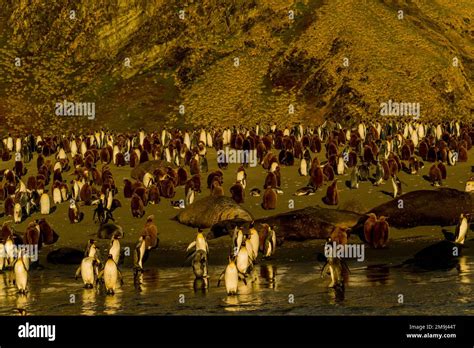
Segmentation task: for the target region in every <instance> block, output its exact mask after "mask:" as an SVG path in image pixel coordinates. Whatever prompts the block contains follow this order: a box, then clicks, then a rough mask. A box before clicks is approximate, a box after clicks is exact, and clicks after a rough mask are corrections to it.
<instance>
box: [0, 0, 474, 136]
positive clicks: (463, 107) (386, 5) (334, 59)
mask: <svg viewBox="0 0 474 348" xmlns="http://www.w3.org/2000/svg"><path fill="white" fill-rule="evenodd" d="M182 10H184V12H180V11H182ZM71 11H73V12H71ZM290 11H292V12H290ZM400 11H402V12H400ZM183 14H184V17H183ZM402 16H403V18H401V17H402ZM473 18H474V6H473V5H472V1H470V0H458V1H455V2H452V1H450V0H437V1H429V2H427V1H421V0H378V1H377V0H371V1H364V2H362V1H345V0H330V1H322V0H288V1H280V0H246V1H242V0H227V1H222V0H201V1H192V0H188V1H186V2H183V1H177V0H176V1H166V0H153V1H147V0H130V1H119V0H104V1H101V2H93V1H73V0H48V1H45V0H38V1H33V2H32V4H30V1H27V0H19V1H6V3H4V5H2V8H1V9H0V100H1V103H0V121H1V122H2V124H3V125H4V127H2V128H3V129H2V130H3V131H4V132H6V131H17V130H32V129H33V130H36V131H40V130H44V129H51V128H53V129H52V130H56V129H68V128H69V129H72V128H77V127H80V128H83V129H89V128H90V127H91V126H92V127H97V126H106V127H113V128H116V129H119V130H126V129H135V128H137V127H140V126H143V127H145V128H152V127H156V126H158V125H160V124H169V125H175V126H181V127H183V126H186V127H190V126H192V125H213V124H218V125H233V124H249V123H254V122H257V121H276V122H278V123H292V122H297V121H304V122H307V123H308V122H312V123H319V122H320V121H321V119H323V118H324V117H331V118H335V119H339V120H347V121H349V122H352V121H353V120H356V119H358V118H368V117H369V118H372V117H382V116H380V103H382V102H387V101H388V100H390V99H391V100H393V101H399V102H415V103H420V107H421V117H422V118H423V117H426V118H430V119H439V118H447V119H451V118H455V117H456V118H457V117H460V118H465V119H467V118H469V119H472V118H473V109H474V103H473V97H472V86H471V84H472V81H473V68H474V60H473V57H474V40H473V37H474V35H473V34H474V29H473V23H472V20H473ZM16 58H20V63H21V65H20V66H17V65H18V64H15V63H17V62H18V60H16ZM64 99H66V100H69V101H81V102H95V111H96V117H95V120H87V119H86V118H74V119H71V118H64V117H60V116H56V115H55V114H54V107H55V103H57V102H60V101H62V100H64ZM180 105H182V107H181V109H180Z"/></svg>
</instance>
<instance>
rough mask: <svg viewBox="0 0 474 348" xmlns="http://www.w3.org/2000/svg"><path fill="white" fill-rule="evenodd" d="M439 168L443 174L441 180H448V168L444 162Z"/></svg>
mask: <svg viewBox="0 0 474 348" xmlns="http://www.w3.org/2000/svg"><path fill="white" fill-rule="evenodd" d="M438 168H439V170H440V172H441V179H443V180H446V178H447V176H448V171H447V169H446V166H445V165H444V163H443V162H439V163H438Z"/></svg>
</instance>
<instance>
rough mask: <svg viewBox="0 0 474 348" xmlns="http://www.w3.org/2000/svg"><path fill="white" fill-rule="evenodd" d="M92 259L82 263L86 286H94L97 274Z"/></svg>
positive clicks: (86, 259) (89, 258) (83, 279)
mask: <svg viewBox="0 0 474 348" xmlns="http://www.w3.org/2000/svg"><path fill="white" fill-rule="evenodd" d="M93 260H94V258H92V257H86V258H84V259H83V260H82V262H81V276H82V281H83V282H84V284H94V281H95V274H94V266H93Z"/></svg>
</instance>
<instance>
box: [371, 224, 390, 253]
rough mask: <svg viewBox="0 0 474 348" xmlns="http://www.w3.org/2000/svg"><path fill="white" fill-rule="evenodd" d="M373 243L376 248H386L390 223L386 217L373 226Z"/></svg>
mask: <svg viewBox="0 0 474 348" xmlns="http://www.w3.org/2000/svg"><path fill="white" fill-rule="evenodd" d="M373 230H374V233H373V237H374V239H373V242H372V246H373V247H374V248H376V249H377V248H385V247H386V246H387V242H388V230H389V226H388V222H387V220H386V217H385V216H381V217H380V218H379V219H378V220H377V222H376V223H375V224H374V226H373Z"/></svg>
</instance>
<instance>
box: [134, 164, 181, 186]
mask: <svg viewBox="0 0 474 348" xmlns="http://www.w3.org/2000/svg"><path fill="white" fill-rule="evenodd" d="M165 166H171V167H172V166H173V165H172V164H171V163H166V164H165V162H163V161H162V160H153V161H146V162H143V163H140V164H139V165H137V166H136V167H135V168H133V169H132V173H131V176H132V178H133V179H135V180H140V181H141V180H142V179H143V176H144V175H145V173H147V172H148V173H153V172H154V171H155V169H158V168H162V167H165Z"/></svg>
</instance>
